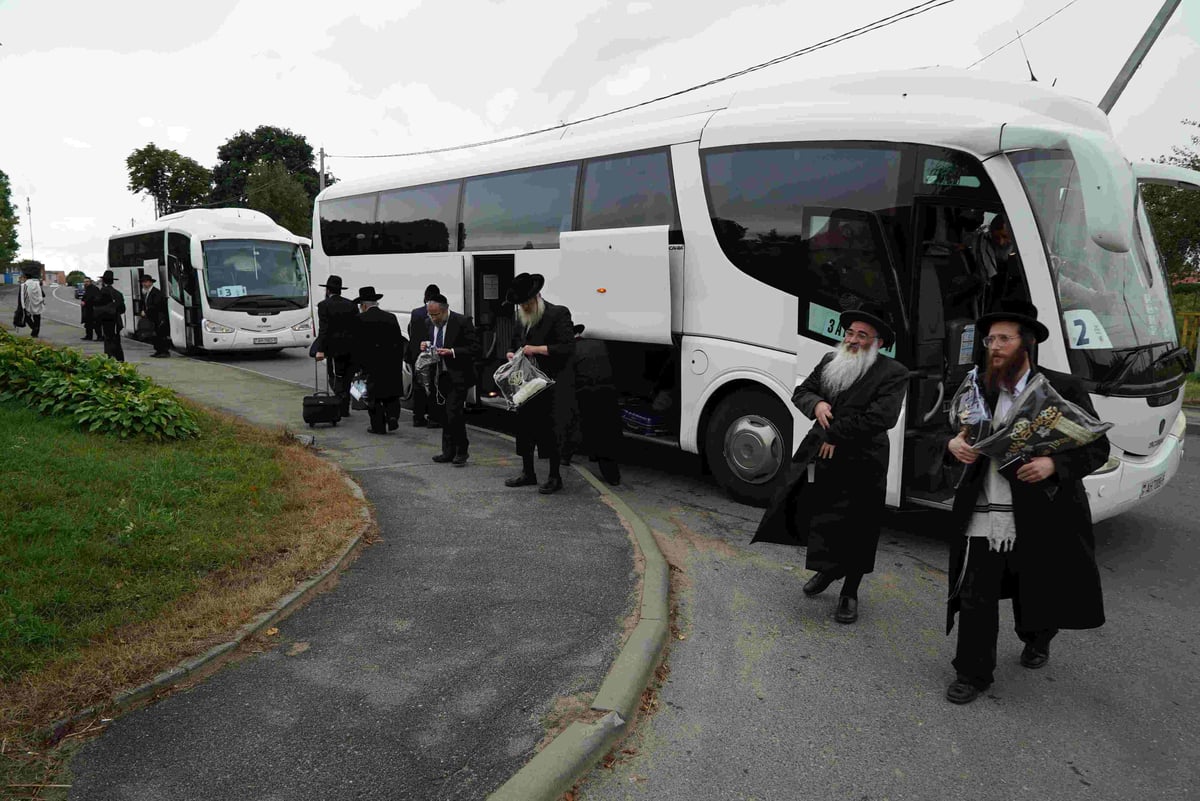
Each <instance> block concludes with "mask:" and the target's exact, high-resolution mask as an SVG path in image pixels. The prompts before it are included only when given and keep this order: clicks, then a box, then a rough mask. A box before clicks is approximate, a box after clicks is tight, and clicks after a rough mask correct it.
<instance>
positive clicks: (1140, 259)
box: [1009, 150, 1178, 381]
mask: <svg viewBox="0 0 1200 801" xmlns="http://www.w3.org/2000/svg"><path fill="white" fill-rule="evenodd" d="M1009 158H1010V159H1011V161H1012V164H1013V166H1014V167H1015V168H1016V171H1017V175H1018V176H1019V177H1020V180H1021V183H1022V185H1023V186H1024V188H1025V193H1026V195H1028V197H1029V202H1030V204H1031V205H1032V206H1033V213H1034V216H1035V217H1036V218H1037V222H1038V227H1039V228H1040V230H1041V234H1042V240H1043V242H1044V243H1045V247H1046V255H1047V257H1048V258H1049V261H1050V270H1051V275H1052V278H1053V279H1054V285H1055V287H1056V289H1057V292H1058V301H1059V304H1060V307H1061V311H1062V313H1063V321H1064V324H1065V325H1066V334H1067V337H1068V342H1067V344H1068V346H1069V348H1070V352H1071V355H1072V363H1073V367H1074V365H1075V364H1078V365H1079V367H1083V368H1085V369H1084V370H1083V372H1085V373H1086V374H1088V375H1089V377H1091V378H1094V379H1096V380H1100V381H1103V380H1108V379H1110V378H1111V377H1112V376H1111V375H1107V374H1108V373H1109V372H1110V368H1111V367H1112V366H1113V365H1114V364H1117V363H1121V362H1124V361H1125V359H1124V357H1123V356H1120V357H1114V352H1115V351H1124V352H1129V351H1132V350H1147V349H1152V346H1156V345H1163V346H1167V348H1168V349H1169V348H1170V347H1174V345H1175V344H1177V341H1178V334H1177V333H1176V330H1175V319H1174V315H1173V314H1172V313H1171V299H1170V295H1169V294H1168V287H1167V279H1166V275H1165V274H1164V272H1163V265H1162V260H1161V259H1160V258H1159V255H1158V249H1157V247H1156V246H1155V243H1154V238H1153V235H1152V233H1151V230H1150V223H1149V220H1148V219H1147V217H1146V211H1145V208H1144V206H1143V205H1142V199H1141V196H1140V193H1139V196H1138V197H1137V214H1136V215H1135V218H1134V219H1133V220H1131V221H1130V225H1131V226H1132V227H1133V236H1132V237H1131V240H1132V243H1133V246H1132V247H1131V248H1130V250H1129V252H1128V253H1113V252H1111V251H1108V250H1105V249H1103V248H1101V247H1100V246H1099V245H1097V244H1096V243H1095V242H1093V241H1092V238H1091V237H1090V236H1089V235H1088V230H1087V225H1086V222H1085V219H1084V208H1083V193H1082V192H1081V191H1080V189H1079V173H1078V172H1077V170H1076V166H1075V161H1074V159H1073V158H1072V157H1071V154H1070V152H1068V151H1065V150H1026V151H1022V152H1019V153H1013V154H1010V156H1009ZM1147 361H1148V360H1147ZM1147 377H1148V376H1147ZM1159 378H1161V376H1159Z"/></svg>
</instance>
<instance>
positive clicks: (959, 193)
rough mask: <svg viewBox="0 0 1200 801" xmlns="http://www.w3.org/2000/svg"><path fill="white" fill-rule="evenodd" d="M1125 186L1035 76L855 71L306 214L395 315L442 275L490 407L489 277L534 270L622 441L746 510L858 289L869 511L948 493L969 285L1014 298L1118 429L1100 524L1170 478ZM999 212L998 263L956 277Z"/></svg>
mask: <svg viewBox="0 0 1200 801" xmlns="http://www.w3.org/2000/svg"><path fill="white" fill-rule="evenodd" d="M1137 171H1140V173H1141V177H1142V178H1144V179H1146V180H1157V181H1163V182H1168V183H1172V184H1175V185H1178V186H1187V185H1190V186H1192V187H1193V188H1194V187H1196V186H1200V174H1197V173H1190V172H1188V171H1185V170H1178V169H1173V168H1163V167H1159V166H1158V165H1147V166H1145V167H1142V166H1141V165H1139V167H1138V168H1137ZM1137 178H1138V175H1137V174H1136V173H1135V168H1134V167H1133V166H1132V165H1131V164H1130V163H1129V162H1128V161H1127V160H1126V159H1125V158H1124V157H1123V156H1122V154H1121V152H1120V151H1119V149H1118V147H1117V145H1116V143H1115V141H1114V139H1113V135H1112V131H1111V128H1110V126H1109V123H1108V119H1107V118H1106V117H1105V115H1104V114H1103V113H1101V112H1100V111H1099V110H1098V109H1097V108H1095V107H1094V106H1091V105H1089V104H1087V103H1085V102H1083V101H1081V100H1077V99H1074V98H1070V97H1067V96H1065V95H1063V94H1061V93H1059V92H1056V91H1054V90H1052V89H1049V88H1047V87H1044V86H1041V85H1038V84H1028V83H1025V84H1013V83H1005V82H998V81H993V80H988V79H984V78H980V77H977V76H974V75H970V74H967V73H962V72H955V71H943V70H922V71H917V72H911V73H888V74H878V75H865V76H851V77H848V78H842V79H831V80H821V81H812V82H805V83H798V84H791V85H788V86H783V87H774V88H770V89H756V90H752V91H747V92H744V93H740V94H737V95H734V96H732V97H731V98H728V99H727V100H724V101H721V102H717V103H714V104H711V105H710V106H709V108H708V109H706V110H705V111H704V112H702V113H693V114H688V115H684V116H679V117H674V118H672V119H668V120H663V121H657V122H651V123H644V124H639V125H633V126H629V127H625V128H622V129H620V130H615V129H614V130H604V131H599V132H586V131H585V132H575V131H573V130H572V131H568V133H567V134H566V135H563V136H562V137H560V138H557V139H555V140H554V141H551V142H547V141H545V140H544V139H542V140H530V141H524V142H521V143H519V145H518V146H517V147H514V148H511V149H508V150H506V151H504V152H503V153H496V152H494V151H491V152H486V153H478V154H475V155H472V156H470V157H468V158H467V159H466V160H463V161H460V162H458V163H454V164H444V165H438V166H424V167H421V168H414V169H410V170H408V171H406V172H400V173H397V174H392V175H388V176H381V177H378V178H371V179H365V180H356V181H346V182H344V183H339V184H336V185H334V186H332V187H329V188H327V189H326V190H324V191H323V192H322V193H321V195H320V196H319V197H318V200H317V204H316V208H315V210H314V223H313V229H314V255H313V259H314V266H313V274H314V277H313V281H314V282H320V281H324V280H325V277H326V276H328V275H329V274H331V273H336V274H339V275H341V276H342V278H343V280H344V281H345V282H346V283H347V284H348V285H349V286H351V287H357V286H361V285H373V286H375V287H376V289H377V291H379V292H381V293H383V295H384V298H383V306H384V307H385V308H387V309H388V310H390V311H392V312H394V313H395V314H396V315H397V316H398V317H399V318H400V319H401V322H402V323H405V322H406V321H407V317H408V310H409V309H410V308H412V307H415V306H417V305H419V304H420V302H421V297H422V291H423V288H424V287H425V285H426V284H429V283H436V284H438V286H439V287H440V288H441V289H442V291H443V292H444V294H445V295H446V296H447V297H448V298H449V300H450V303H451V307H452V308H454V309H456V310H458V311H461V312H464V313H466V314H468V315H471V316H473V317H474V319H475V322H476V325H477V326H478V327H479V329H480V331H481V333H482V338H483V341H484V345H485V356H486V358H485V360H484V362H483V363H482V364H481V365H480V375H481V383H480V385H479V392H480V394H481V395H482V396H483V397H482V398H481V402H487V395H488V394H489V392H488V390H489V387H490V384H489V377H490V374H491V372H492V371H493V369H494V368H495V367H496V365H497V364H499V363H500V361H501V360H502V359H503V358H504V354H505V350H506V348H507V343H508V338H509V337H510V335H511V333H512V330H513V325H514V322H513V310H512V308H511V307H508V306H506V305H505V304H504V303H503V299H504V297H505V292H506V290H507V288H508V284H509V282H510V281H511V280H512V278H513V276H514V274H519V273H523V272H530V273H541V274H543V275H544V276H546V287H545V289H544V291H543V294H544V295H545V296H546V297H547V298H548V299H549V300H551V301H553V302H555V303H560V304H565V305H566V306H568V307H570V309H571V312H572V316H573V318H574V320H575V322H577V323H579V322H581V323H584V324H585V325H586V326H587V335H588V336H593V337H598V338H602V339H604V340H606V341H608V343H609V346H610V353H611V355H612V358H613V362H614V370H615V373H616V380H617V383H618V388H619V390H620V391H621V392H622V397H623V403H624V404H626V407H627V408H628V409H629V410H630V411H631V412H633V414H631V415H630V416H629V417H630V419H631V420H634V421H637V422H638V423H639V424H641V425H642V426H644V428H643V429H642V432H643V435H648V436H651V438H654V439H656V440H658V441H664V442H669V443H671V444H674V445H677V446H678V447H680V448H682V449H684V450H686V451H689V452H692V453H698V454H700V455H701V456H702V457H703V459H704V460H705V463H706V464H707V466H708V468H709V469H710V470H711V472H712V474H713V476H714V477H715V478H716V480H717V481H718V482H719V483H720V484H721V485H722V486H724V487H725V488H726V489H727V490H729V491H730V492H731V493H732V494H733V495H734V496H735V497H738V498H740V499H743V500H746V501H748V502H759V503H761V502H763V501H765V499H766V498H768V497H769V496H770V494H771V492H773V491H774V489H775V487H776V486H777V484H778V482H779V481H780V480H781V478H782V474H783V473H784V471H783V470H782V469H781V468H782V467H783V465H784V463H785V461H786V460H787V459H789V458H790V456H791V454H792V452H793V448H794V446H795V445H796V444H798V442H799V440H800V439H801V437H802V435H803V434H804V432H805V431H806V430H807V428H808V426H809V425H810V423H809V421H808V420H807V419H805V418H804V417H802V416H801V415H799V413H798V412H797V411H796V410H795V409H794V408H793V407H792V405H791V403H790V398H791V395H792V390H793V388H794V387H795V386H796V384H797V383H798V381H800V380H802V379H803V377H804V376H805V375H806V374H807V372H808V371H809V370H810V369H811V368H812V366H813V365H815V364H816V363H817V361H818V359H819V358H820V357H821V355H822V354H824V353H826V352H828V350H829V349H830V348H831V347H833V346H834V345H835V344H836V343H837V342H839V341H840V333H841V332H840V331H839V330H838V326H837V319H838V316H839V312H840V311H842V310H844V309H847V308H856V307H858V306H860V305H862V304H864V303H867V302H870V303H876V304H879V305H882V306H883V307H884V308H885V309H887V310H888V312H889V313H890V315H891V317H892V319H893V320H894V321H895V324H896V328H897V332H898V342H897V343H896V345H895V347H894V351H893V352H892V353H890V354H889V355H890V356H892V357H893V358H896V359H899V360H900V361H901V362H902V363H903V364H905V365H906V366H907V367H908V368H909V369H910V370H911V372H912V380H911V383H910V387H909V392H908V395H907V399H906V402H905V409H904V412H903V414H902V417H901V420H900V423H899V424H898V425H897V426H896V427H895V429H893V431H892V432H891V458H892V463H891V469H890V473H889V477H888V493H887V498H888V502H889V503H890V504H892V505H899V504H901V503H902V502H906V501H907V502H910V503H918V504H924V505H932V506H948V505H949V502H950V499H951V496H952V492H953V488H952V486H951V480H950V478H949V477H948V475H947V474H946V473H945V471H944V469H943V467H942V465H943V451H942V445H941V442H942V439H941V438H942V437H943V435H944V433H945V432H946V431H947V430H948V428H947V410H948V404H949V400H950V397H951V396H952V395H953V393H954V390H955V389H956V387H957V386H958V384H959V382H960V381H961V380H962V378H963V376H964V375H965V373H966V371H967V370H968V369H969V367H970V363H971V360H972V354H973V352H974V348H975V343H974V329H973V320H974V319H975V316H976V314H977V312H978V310H979V308H980V304H981V303H983V302H985V301H987V299H988V297H989V296H996V297H998V296H1000V294H999V293H1001V292H1002V293H1003V294H1004V296H1006V297H1018V298H1024V299H1026V300H1031V301H1032V302H1034V303H1035V304H1036V306H1037V307H1038V309H1039V312H1040V319H1042V320H1043V321H1045V322H1046V323H1047V324H1048V325H1049V326H1050V328H1051V330H1052V332H1053V333H1052V336H1051V338H1050V340H1049V341H1047V342H1046V343H1044V344H1043V345H1042V346H1041V347H1040V352H1039V359H1040V362H1041V364H1042V365H1044V366H1046V367H1049V368H1052V369H1056V370H1060V371H1065V372H1071V373H1074V374H1075V375H1076V376H1078V377H1079V378H1080V379H1082V380H1083V381H1084V382H1085V384H1086V386H1087V387H1088V389H1089V391H1090V392H1091V393H1092V396H1093V398H1094V400H1095V403H1096V407H1097V409H1098V410H1099V412H1100V414H1101V415H1102V416H1103V418H1104V419H1106V420H1108V421H1111V422H1114V423H1115V424H1116V427H1115V428H1114V429H1112V430H1111V431H1110V432H1109V438H1110V440H1111V442H1112V445H1113V449H1112V458H1111V459H1110V460H1109V462H1108V463H1107V464H1106V465H1105V466H1104V467H1103V468H1102V469H1101V470H1099V471H1097V473H1096V474H1095V475H1092V476H1090V477H1088V478H1087V479H1086V482H1085V483H1086V486H1087V488H1088V492H1089V493H1090V496H1091V503H1092V512H1093V517H1094V518H1095V519H1097V520H1099V519H1103V518H1105V517H1109V516H1112V515H1114V514H1117V513H1119V512H1121V511H1123V510H1125V509H1128V508H1130V507H1131V506H1134V505H1136V504H1137V503H1138V502H1139V501H1140V500H1142V499H1144V498H1146V497H1148V496H1150V495H1152V494H1153V493H1154V492H1156V491H1157V490H1159V489H1160V488H1161V487H1162V486H1163V484H1164V483H1165V482H1166V481H1168V480H1169V479H1170V477H1171V476H1172V475H1173V474H1174V473H1175V472H1176V470H1177V469H1178V466H1179V461H1180V457H1181V454H1182V451H1183V440H1184V431H1185V428H1186V423H1185V419H1184V417H1183V415H1182V413H1181V404H1182V390H1181V387H1182V384H1183V382H1184V380H1185V372H1186V371H1187V370H1188V369H1189V367H1188V357H1187V356H1186V352H1185V351H1183V350H1182V349H1180V348H1179V347H1178V346H1179V342H1178V335H1177V333H1176V330H1175V323H1174V318H1173V314H1172V306H1171V299H1170V296H1169V293H1168V287H1167V283H1166V279H1165V275H1164V272H1163V265H1162V263H1161V261H1160V259H1159V256H1158V253H1157V251H1156V248H1155V244H1154V240H1153V236H1152V233H1151V230H1150V227H1149V224H1148V222H1147V219H1146V215H1145V211H1144V209H1143V207H1142V203H1141V200H1140V196H1139V192H1138V184H1137ZM998 215H1002V219H1001V220H998V221H997V220H996V218H997V216H998ZM993 221H995V224H993ZM1000 223H1004V224H1005V226H1007V231H1006V232H1005V233H1008V232H1010V241H1011V242H1012V243H1013V244H1014V245H1015V253H1014V254H1013V255H1012V256H1011V257H1009V258H1008V260H1007V262H1005V263H1004V265H1003V267H1004V269H1003V270H1002V271H1001V272H1002V276H1001V278H998V279H995V280H991V279H989V281H987V282H984V283H983V285H982V286H977V287H976V288H975V289H972V281H971V279H970V276H971V275H972V274H975V273H976V272H977V271H978V270H981V269H983V268H982V267H981V262H982V260H983V258H984V256H983V254H982V253H981V252H980V250H981V248H983V247H984V245H983V244H981V242H982V238H983V237H985V236H988V234H987V232H988V231H989V230H990V229H992V228H996V229H997V230H1000V229H1001V228H1003V227H1005V226H1002V225H1000ZM998 236H999V235H998ZM993 267H994V265H993ZM985 275H986V273H985ZM1001 279H1002V281H1003V286H999V285H998V283H999V281H1000V280H1001Z"/></svg>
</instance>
